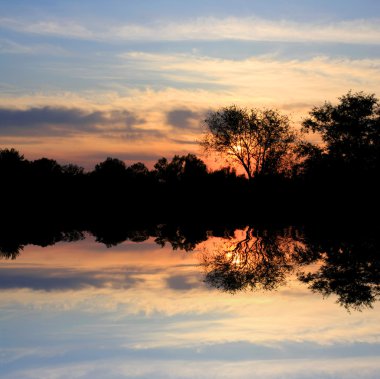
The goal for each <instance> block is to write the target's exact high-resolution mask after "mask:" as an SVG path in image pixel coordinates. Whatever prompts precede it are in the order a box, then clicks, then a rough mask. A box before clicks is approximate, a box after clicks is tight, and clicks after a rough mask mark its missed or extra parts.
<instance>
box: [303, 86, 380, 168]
mask: <svg viewBox="0 0 380 379" xmlns="http://www.w3.org/2000/svg"><path fill="white" fill-rule="evenodd" d="M339 100H340V101H339V103H338V104H337V105H332V104H331V103H330V102H325V103H324V105H322V106H319V107H314V108H313V109H312V110H311V112H310V116H309V117H308V118H307V119H306V120H305V121H304V122H303V130H304V131H305V132H314V133H319V134H320V135H321V137H322V140H323V142H324V146H319V147H318V146H315V145H314V146H313V145H311V144H307V145H305V146H304V150H303V155H304V156H306V157H307V158H308V160H307V161H306V165H308V166H309V167H310V166H311V167H316V166H317V165H318V164H321V162H322V161H324V162H325V163H326V164H325V166H326V165H328V166H330V167H331V166H332V167H338V168H339V169H341V168H342V167H345V168H348V169H350V170H360V171H361V170H365V171H367V170H376V169H378V168H379V157H380V102H379V100H378V99H377V98H376V97H375V95H374V94H365V93H363V92H357V93H352V92H351V91H350V92H348V93H347V94H346V95H344V96H342V97H340V98H339Z"/></svg>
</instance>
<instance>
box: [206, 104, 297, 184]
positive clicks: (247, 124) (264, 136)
mask: <svg viewBox="0 0 380 379" xmlns="http://www.w3.org/2000/svg"><path fill="white" fill-rule="evenodd" d="M205 124H206V127H207V134H206V136H205V137H204V139H203V141H202V143H201V144H202V146H203V148H204V149H205V151H206V152H217V153H219V154H221V155H222V156H223V157H225V158H226V159H227V160H229V161H232V162H235V163H238V164H239V165H240V166H241V167H242V168H243V169H244V170H245V172H246V174H247V176H248V178H249V179H252V178H253V177H254V176H257V175H260V174H263V175H268V174H278V173H280V172H282V171H284V169H285V168H287V166H288V162H289V160H290V157H291V156H292V154H291V153H292V146H293V144H294V143H295V142H296V139H297V138H296V133H295V132H294V131H293V130H292V128H291V127H290V122H289V119H288V117H287V116H285V115H281V114H280V113H279V112H277V111H276V110H273V109H264V110H259V109H250V110H247V109H244V108H239V107H237V106H236V105H233V106H230V107H225V108H222V109H220V110H218V111H216V112H211V113H209V115H208V117H207V118H206V120H205Z"/></svg>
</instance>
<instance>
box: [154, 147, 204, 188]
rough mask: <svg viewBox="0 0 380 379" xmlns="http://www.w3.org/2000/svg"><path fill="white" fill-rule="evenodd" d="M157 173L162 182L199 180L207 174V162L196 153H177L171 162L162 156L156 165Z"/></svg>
mask: <svg viewBox="0 0 380 379" xmlns="http://www.w3.org/2000/svg"><path fill="white" fill-rule="evenodd" d="M154 168H155V175H156V177H157V178H158V180H159V181H160V182H162V183H175V182H181V181H197V180H200V179H202V178H204V177H205V176H206V174H207V168H206V165H205V163H204V162H203V161H202V160H201V159H199V158H197V157H196V156H195V155H194V154H187V155H182V156H179V155H175V156H174V157H173V159H172V160H171V162H170V163H169V161H168V160H167V159H166V158H160V159H159V160H158V161H157V163H156V164H155V165H154Z"/></svg>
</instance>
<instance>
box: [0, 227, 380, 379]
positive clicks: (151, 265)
mask: <svg viewBox="0 0 380 379" xmlns="http://www.w3.org/2000/svg"><path fill="white" fill-rule="evenodd" d="M242 233H243V232H242ZM220 243H221V240H220V239H217V238H215V239H210V240H208V241H207V242H204V243H203V244H200V245H198V246H197V248H196V250H195V251H192V252H183V251H172V250H171V249H170V248H169V247H164V248H161V247H159V246H157V245H156V244H155V243H154V241H153V239H148V240H147V241H145V242H143V243H140V244H135V243H132V242H124V243H122V244H120V245H118V246H115V247H112V248H109V249H107V248H106V247H103V246H102V245H100V244H97V243H95V242H94V240H93V238H92V237H89V238H87V239H86V240H84V241H79V242H76V243H65V242H61V243H58V244H56V245H54V246H50V247H47V248H41V247H36V246H31V245H30V246H27V247H26V248H25V249H24V250H23V251H22V254H20V256H18V257H17V259H16V260H2V261H0V270H1V276H0V288H1V294H0V306H1V316H0V317H1V321H0V373H1V376H2V378H7V379H9V378H68V377H69V378H111V379H113V378H214V377H218V378H252V377H258V378H278V377H283V378H335V377H336V378H342V377H344V378H377V377H379V376H380V363H378V361H379V360H378V356H379V353H380V342H379V340H380V339H379V337H380V327H379V322H378V321H379V315H380V314H379V307H378V305H376V304H373V305H374V308H373V309H364V310H363V311H362V312H358V311H355V310H351V312H348V311H347V310H346V309H345V308H344V307H340V306H339V305H337V304H336V300H337V298H336V297H334V296H331V297H329V298H327V299H323V298H322V296H321V295H320V294H319V293H316V294H313V293H312V292H310V290H309V289H308V288H307V285H305V284H302V283H301V282H300V281H299V280H297V278H296V276H295V274H294V273H292V274H291V276H290V277H288V278H287V279H286V281H287V285H286V286H280V287H278V288H277V289H276V290H275V291H273V292H264V291H262V290H261V291H260V290H259V291H254V292H251V291H241V292H235V293H234V294H231V293H229V292H224V291H220V290H218V289H215V288H211V287H210V286H209V285H207V284H206V283H205V275H206V274H207V273H206V272H205V267H201V266H200V264H201V263H202V262H203V261H204V252H205V249H206V248H207V247H208V248H210V246H213V247H215V245H218V244H220Z"/></svg>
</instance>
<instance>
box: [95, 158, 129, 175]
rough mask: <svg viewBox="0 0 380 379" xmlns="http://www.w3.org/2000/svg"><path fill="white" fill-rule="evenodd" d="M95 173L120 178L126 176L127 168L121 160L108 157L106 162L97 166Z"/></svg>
mask: <svg viewBox="0 0 380 379" xmlns="http://www.w3.org/2000/svg"><path fill="white" fill-rule="evenodd" d="M93 173H94V174H95V175H99V176H104V177H115V178H119V177H123V176H124V175H125V173H126V166H125V163H124V162H123V161H121V160H120V159H117V158H111V157H107V159H106V160H105V161H103V162H100V163H98V164H97V165H96V166H95V170H94V171H93Z"/></svg>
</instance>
